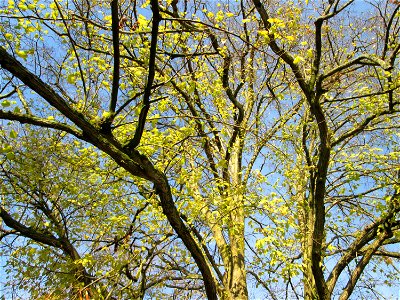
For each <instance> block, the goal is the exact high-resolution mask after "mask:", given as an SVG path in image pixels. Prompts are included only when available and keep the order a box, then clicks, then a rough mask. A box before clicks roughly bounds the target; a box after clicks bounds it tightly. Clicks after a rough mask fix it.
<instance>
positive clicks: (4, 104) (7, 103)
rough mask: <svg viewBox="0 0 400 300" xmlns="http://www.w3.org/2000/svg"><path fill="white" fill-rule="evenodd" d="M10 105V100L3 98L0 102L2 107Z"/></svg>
mask: <svg viewBox="0 0 400 300" xmlns="http://www.w3.org/2000/svg"><path fill="white" fill-rule="evenodd" d="M10 105H11V102H10V101H9V100H4V101H3V102H1V106H3V107H9V106H10Z"/></svg>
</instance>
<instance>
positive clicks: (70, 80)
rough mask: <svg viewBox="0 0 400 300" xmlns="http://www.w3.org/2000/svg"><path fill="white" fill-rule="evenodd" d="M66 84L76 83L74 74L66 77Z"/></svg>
mask: <svg viewBox="0 0 400 300" xmlns="http://www.w3.org/2000/svg"><path fill="white" fill-rule="evenodd" d="M67 81H68V83H71V84H74V83H75V82H76V76H75V74H69V75H68V77H67Z"/></svg>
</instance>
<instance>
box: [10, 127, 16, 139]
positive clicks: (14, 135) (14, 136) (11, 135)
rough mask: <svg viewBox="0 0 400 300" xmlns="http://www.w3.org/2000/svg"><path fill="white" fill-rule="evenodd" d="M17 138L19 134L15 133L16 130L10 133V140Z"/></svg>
mask: <svg viewBox="0 0 400 300" xmlns="http://www.w3.org/2000/svg"><path fill="white" fill-rule="evenodd" d="M17 136H18V133H17V132H15V130H14V129H12V130H11V131H10V138H12V139H15V138H16V137H17Z"/></svg>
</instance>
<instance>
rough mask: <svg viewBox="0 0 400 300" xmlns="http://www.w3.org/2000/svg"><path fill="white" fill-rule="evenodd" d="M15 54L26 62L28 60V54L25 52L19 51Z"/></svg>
mask: <svg viewBox="0 0 400 300" xmlns="http://www.w3.org/2000/svg"><path fill="white" fill-rule="evenodd" d="M15 53H16V54H17V55H18V56H19V57H21V58H23V59H24V60H26V58H27V57H28V53H27V52H26V51H24V50H17V51H15Z"/></svg>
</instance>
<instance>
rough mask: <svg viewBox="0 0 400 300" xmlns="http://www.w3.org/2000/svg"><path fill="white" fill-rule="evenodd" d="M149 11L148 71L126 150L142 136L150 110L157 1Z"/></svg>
mask: <svg viewBox="0 0 400 300" xmlns="http://www.w3.org/2000/svg"><path fill="white" fill-rule="evenodd" d="M151 9H152V11H153V27H152V29H151V43H150V57H149V69H148V75H147V83H146V87H145V90H144V94H143V106H142V109H141V111H140V114H139V119H138V124H137V127H136V131H135V135H134V137H133V139H132V140H131V141H129V142H128V144H127V148H128V149H135V148H136V147H137V146H138V145H139V143H140V139H141V138H142V135H143V130H144V125H145V124H146V118H147V113H148V112H149V109H150V96H151V90H152V86H153V81H154V77H155V67H156V66H155V64H156V54H157V39H158V27H159V23H160V21H161V15H160V8H159V6H158V1H157V0H152V1H151Z"/></svg>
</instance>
